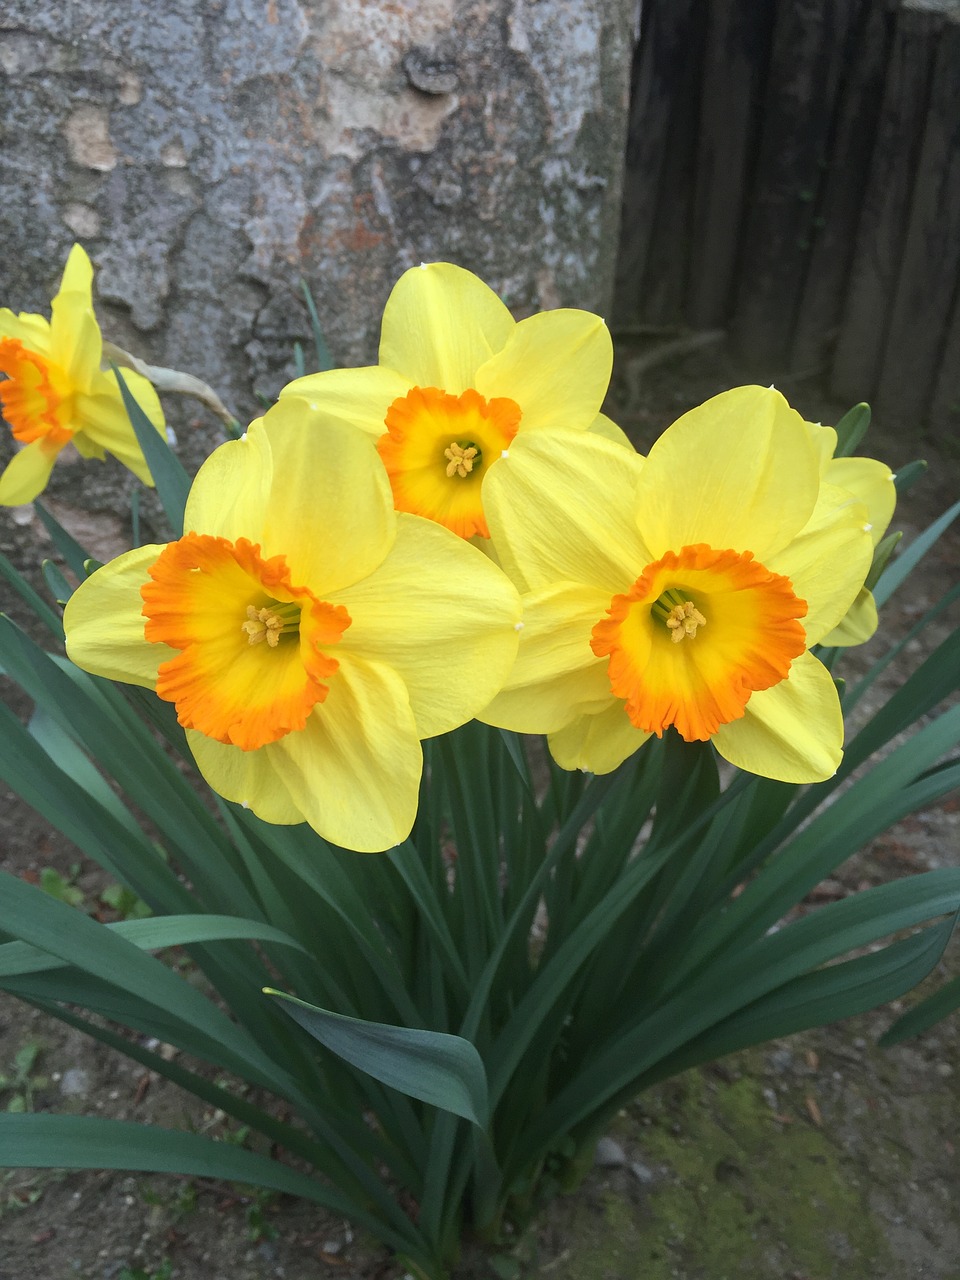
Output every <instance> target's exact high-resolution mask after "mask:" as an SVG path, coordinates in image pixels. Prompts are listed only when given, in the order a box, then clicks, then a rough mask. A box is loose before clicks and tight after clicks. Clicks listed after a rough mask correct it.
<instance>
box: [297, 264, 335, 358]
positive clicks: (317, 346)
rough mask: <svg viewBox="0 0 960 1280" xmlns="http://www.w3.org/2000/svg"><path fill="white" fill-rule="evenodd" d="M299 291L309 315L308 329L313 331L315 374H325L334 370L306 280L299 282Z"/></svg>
mask: <svg viewBox="0 0 960 1280" xmlns="http://www.w3.org/2000/svg"><path fill="white" fill-rule="evenodd" d="M300 289H301V292H302V293H303V297H304V301H305V302H306V304H307V311H308V312H309V313H310V328H311V329H312V330H313V346H314V350H315V351H316V355H317V372H318V373H326V371H327V370H328V369H332V368H334V360H333V356H332V355H331V354H330V348H329V347H328V346H327V340H326V338H325V337H324V336H323V329H322V328H321V327H320V317H319V316H318V315H317V306H316V303H315V302H314V300H313V294H312V293H311V292H310V286H309V285H308V284H307V282H306V280H301V281H300Z"/></svg>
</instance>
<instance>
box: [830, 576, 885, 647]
mask: <svg viewBox="0 0 960 1280" xmlns="http://www.w3.org/2000/svg"><path fill="white" fill-rule="evenodd" d="M878 621H879V619H878V618H877V602H876V601H875V600H874V598H873V595H872V593H871V592H869V591H868V590H867V588H866V587H861V588H860V591H859V593H858V595H857V598H856V600H854V602H853V604H852V605H851V606H850V608H849V609H848V610H847V612H846V613H845V614H844V615H843V617H842V618H841V619H840V621H839V622H838V623H837V625H836V626H835V627H834V629H833V630H832V631H828V632H827V634H826V635H825V636H822V637H821V639H820V642H819V643H820V644H822V645H828V646H833V645H836V646H837V647H839V648H846V647H847V646H848V645H852V644H864V643H865V642H866V641H867V640H869V639H870V637H871V636H872V635H873V633H874V632H875V631H876V629H877V624H878Z"/></svg>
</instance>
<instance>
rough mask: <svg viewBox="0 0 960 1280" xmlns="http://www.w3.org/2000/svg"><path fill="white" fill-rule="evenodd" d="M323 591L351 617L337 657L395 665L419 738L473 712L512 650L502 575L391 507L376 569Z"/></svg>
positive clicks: (437, 529) (445, 534)
mask: <svg viewBox="0 0 960 1280" xmlns="http://www.w3.org/2000/svg"><path fill="white" fill-rule="evenodd" d="M327 598H328V599H329V601H330V603H331V604H343V605H345V606H346V608H347V610H348V612H349V614H350V618H351V624H350V626H349V627H348V628H347V630H346V631H345V632H344V634H343V638H342V641H341V643H340V645H339V647H338V649H337V655H338V657H339V656H340V654H341V653H344V652H348V651H349V652H350V653H353V654H356V655H357V656H359V657H361V658H363V659H366V660H369V661H371V662H377V663H383V664H385V665H386V666H389V667H391V668H392V669H393V670H394V671H396V672H398V673H399V675H400V676H401V678H402V679H403V681H404V683H405V684H406V686H407V692H408V695H409V698H410V704H411V706H412V708H413V713H414V716H415V717H416V722H417V735H418V737H420V738H432V737H434V736H435V735H436V734H438V733H447V732H448V731H449V730H451V729H455V728H456V727H457V726H458V725H461V724H464V723H465V722H466V721H467V720H469V719H471V718H472V717H473V716H474V715H476V713H477V712H478V711H479V710H480V709H481V708H482V707H483V706H484V705H485V704H486V703H488V702H489V701H490V699H491V698H492V697H493V696H494V694H495V693H496V692H497V690H498V689H499V688H500V686H501V685H502V683H503V681H504V679H505V678H506V675H507V672H508V671H509V670H510V667H511V665H512V663H513V660H514V657H515V656H516V652H517V641H518V631H517V623H518V622H519V620H520V599H519V597H518V595H517V592H516V590H515V589H514V587H513V586H512V584H511V583H510V581H509V580H508V579H507V577H506V575H505V574H504V573H503V572H502V571H501V570H500V569H498V568H497V566H496V565H495V564H493V563H492V561H491V560H489V559H488V558H487V557H486V556H484V555H483V554H482V553H481V552H480V551H478V550H477V549H476V548H475V547H472V546H470V545H469V543H467V542H464V540H463V539H462V538H458V537H457V536H456V535H455V534H452V533H450V532H449V531H448V530H447V529H443V528H441V526H440V525H437V524H434V523H433V522H432V521H430V520H423V519H420V518H419V517H417V516H411V515H406V514H403V513H401V514H400V515H398V517H397V540H396V542H395V543H394V544H393V547H392V548H391V550H390V553H389V555H388V556H387V557H386V559H385V560H384V561H383V563H382V564H381V565H380V566H379V568H377V569H375V570H374V572H373V573H371V574H370V575H369V576H368V577H366V578H364V579H363V581H362V582H358V583H356V584H355V585H353V586H350V587H348V588H345V589H344V590H343V591H339V592H336V593H333V594H331V595H329V596H328V597H327Z"/></svg>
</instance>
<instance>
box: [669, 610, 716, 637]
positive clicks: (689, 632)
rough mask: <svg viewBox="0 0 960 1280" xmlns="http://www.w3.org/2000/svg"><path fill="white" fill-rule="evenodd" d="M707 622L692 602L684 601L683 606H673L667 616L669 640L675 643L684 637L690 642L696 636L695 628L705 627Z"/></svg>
mask: <svg viewBox="0 0 960 1280" xmlns="http://www.w3.org/2000/svg"><path fill="white" fill-rule="evenodd" d="M706 625H707V620H706V618H705V617H704V616H703V614H702V613H701V612H700V610H699V609H698V608H697V606H696V605H695V604H694V603H693V601H692V600H684V602H683V604H675V605H674V606H673V608H672V609H671V610H670V612H669V613H668V614H667V626H668V627H669V628H670V631H671V633H672V634H671V636H670V639H671V640H673V641H674V643H677V642H678V641H680V640H682V639H683V638H684V636H689V637H690V639H691V640H692V639H693V637H694V636H695V635H696V634H697V627H705V626H706Z"/></svg>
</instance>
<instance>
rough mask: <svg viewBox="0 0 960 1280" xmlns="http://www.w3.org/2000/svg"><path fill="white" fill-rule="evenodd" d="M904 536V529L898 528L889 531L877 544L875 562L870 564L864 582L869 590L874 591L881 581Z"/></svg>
mask: <svg viewBox="0 0 960 1280" xmlns="http://www.w3.org/2000/svg"><path fill="white" fill-rule="evenodd" d="M902 538H903V530H902V529H897V531H896V532H895V533H888V534H887V536H886V537H885V538H883V539H882V540H881V541H880V542H879V543H878V544H877V549H876V550H875V551H874V553H873V563H872V564H871V565H870V571H869V573H868V574H867V577H866V581H865V582H864V584H863V585H864V586H865V587H866V588H867V590H868V591H872V590H873V588H874V587H875V586H876V585H877V583H878V582H879V581H880V578H881V577H882V575H883V571H884V569H886V567H887V565H888V564H889V563H890V557H891V556H892V555H893V553H894V551H896V549H897V547H898V546H899V545H900V540H901V539H902Z"/></svg>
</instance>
